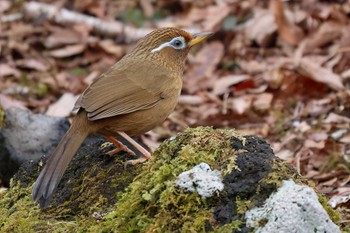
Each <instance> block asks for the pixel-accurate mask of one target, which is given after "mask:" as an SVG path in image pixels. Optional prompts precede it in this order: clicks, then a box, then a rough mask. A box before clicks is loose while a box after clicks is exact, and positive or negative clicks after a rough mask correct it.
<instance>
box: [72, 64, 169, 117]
mask: <svg viewBox="0 0 350 233" xmlns="http://www.w3.org/2000/svg"><path fill="white" fill-rule="evenodd" d="M117 64H118V63H117ZM143 66H144V65H140V64H137V66H136V67H137V68H135V69H124V70H123V69H119V68H118V66H117V67H112V68H111V69H110V70H108V71H107V72H106V73H104V74H103V75H102V76H101V77H100V78H99V79H98V80H96V81H95V82H94V83H92V84H91V85H90V86H89V87H88V88H87V89H86V90H85V91H84V93H83V94H82V95H81V96H80V97H79V99H78V100H77V102H76V104H75V107H74V110H79V109H81V108H83V109H84V110H85V111H86V112H87V115H88V118H89V120H99V119H103V118H107V117H113V116H117V115H122V114H127V113H131V112H135V111H138V110H144V109H148V108H151V107H153V106H155V105H156V104H157V103H158V102H159V101H160V100H161V99H162V96H161V95H162V93H161V90H160V89H158V88H155V86H157V84H154V85H153V86H150V84H149V82H156V80H159V79H164V77H162V76H164V73H162V72H159V71H158V72H150V70H151V69H150V67H143ZM134 67H135V66H134ZM145 68H146V69H145ZM141 71H142V72H141ZM150 76H151V77H150ZM146 83H148V84H146Z"/></svg>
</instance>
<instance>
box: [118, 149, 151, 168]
mask: <svg viewBox="0 0 350 233" xmlns="http://www.w3.org/2000/svg"><path fill="white" fill-rule="evenodd" d="M151 158H152V156H151V153H149V152H148V151H147V153H146V154H143V155H142V156H141V157H140V158H138V159H132V160H128V161H126V162H125V163H124V167H125V168H127V166H129V165H135V164H138V163H144V162H146V161H147V160H149V159H151Z"/></svg>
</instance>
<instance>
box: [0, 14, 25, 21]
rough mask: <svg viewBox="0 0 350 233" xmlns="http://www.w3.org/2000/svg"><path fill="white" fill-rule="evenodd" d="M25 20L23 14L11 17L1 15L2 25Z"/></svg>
mask: <svg viewBox="0 0 350 233" xmlns="http://www.w3.org/2000/svg"><path fill="white" fill-rule="evenodd" d="M22 18H23V14H22V13H14V14H10V15H0V22H1V23H8V22H12V21H16V20H20V19H22Z"/></svg>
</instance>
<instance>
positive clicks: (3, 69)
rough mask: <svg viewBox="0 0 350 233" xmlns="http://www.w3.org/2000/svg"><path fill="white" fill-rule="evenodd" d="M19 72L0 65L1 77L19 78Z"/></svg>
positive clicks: (5, 65)
mask: <svg viewBox="0 0 350 233" xmlns="http://www.w3.org/2000/svg"><path fill="white" fill-rule="evenodd" d="M20 74H21V73H20V72H19V70H17V69H15V68H13V67H11V66H9V65H7V64H0V77H5V76H11V75H13V76H15V77H17V78H18V77H19V76H20Z"/></svg>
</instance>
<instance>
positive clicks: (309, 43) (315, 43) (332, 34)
mask: <svg viewBox="0 0 350 233" xmlns="http://www.w3.org/2000/svg"><path fill="white" fill-rule="evenodd" d="M343 28H344V25H342V24H340V23H337V22H333V21H327V22H324V23H322V24H321V25H320V27H319V28H318V30H317V31H316V32H315V33H314V34H313V35H312V36H309V37H308V38H307V39H306V44H305V47H304V53H309V52H312V51H313V50H314V49H316V48H319V47H321V46H323V45H325V44H328V43H330V42H333V41H334V40H335V39H336V38H339V37H340V36H341V34H342V30H343Z"/></svg>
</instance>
